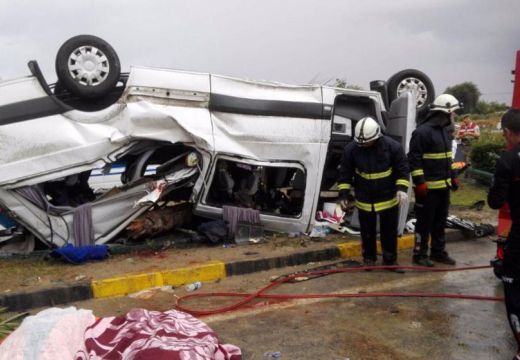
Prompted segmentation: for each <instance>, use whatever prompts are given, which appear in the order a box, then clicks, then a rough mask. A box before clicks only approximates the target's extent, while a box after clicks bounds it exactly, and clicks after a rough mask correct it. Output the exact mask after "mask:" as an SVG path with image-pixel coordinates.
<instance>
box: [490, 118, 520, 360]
mask: <svg viewBox="0 0 520 360" xmlns="http://www.w3.org/2000/svg"><path fill="white" fill-rule="evenodd" d="M501 125H502V131H503V135H504V137H505V139H506V142H507V145H508V148H509V149H511V150H509V151H507V152H505V153H504V154H502V156H500V158H499V159H498V160H497V163H496V169H495V174H494V177H493V183H492V185H491V188H490V189H489V194H488V204H489V207H491V208H492V209H500V208H501V207H502V206H503V205H504V204H506V203H507V204H508V205H509V209H510V211H511V220H512V225H511V230H510V232H509V235H508V237H507V241H506V244H505V246H504V260H503V271H504V272H503V276H502V282H503V283H504V295H505V303H506V311H507V319H508V320H509V325H510V326H511V330H512V331H513V335H514V337H515V340H516V343H517V346H518V347H517V354H516V355H515V357H514V358H513V359H516V360H520V109H516V110H513V109H511V110H509V111H507V112H506V113H505V114H504V116H503V117H502V119H501Z"/></svg>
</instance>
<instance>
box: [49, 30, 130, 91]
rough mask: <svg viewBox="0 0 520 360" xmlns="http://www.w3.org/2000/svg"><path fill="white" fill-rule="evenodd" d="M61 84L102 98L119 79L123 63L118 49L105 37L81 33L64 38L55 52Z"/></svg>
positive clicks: (57, 72) (72, 89)
mask: <svg viewBox="0 0 520 360" xmlns="http://www.w3.org/2000/svg"><path fill="white" fill-rule="evenodd" d="M56 74H57V75H58V80H59V83H60V84H62V85H63V86H64V87H65V88H67V89H68V90H70V92H72V93H74V94H76V95H78V96H84V97H87V98H96V97H101V96H103V95H105V94H107V93H108V92H109V91H110V90H111V89H112V88H114V87H115V86H116V84H117V82H118V81H119V76H120V74H121V65H120V63H119V58H118V56H117V53H116V52H115V50H114V49H113V48H112V46H110V44H108V43H107V42H106V41H105V40H103V39H100V38H98V37H96V36H92V35H78V36H74V37H72V38H70V39H69V40H67V41H65V43H64V44H63V45H62V46H61V47H60V49H59V50H58V54H57V55H56Z"/></svg>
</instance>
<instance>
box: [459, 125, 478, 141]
mask: <svg viewBox="0 0 520 360" xmlns="http://www.w3.org/2000/svg"><path fill="white" fill-rule="evenodd" d="M467 135H474V136H476V137H478V136H480V128H479V127H478V125H477V124H475V123H474V122H473V121H470V122H469V124H468V125H466V124H465V123H462V124H460V128H459V131H458V133H457V137H458V138H461V139H463V138H465V137H466V136H467Z"/></svg>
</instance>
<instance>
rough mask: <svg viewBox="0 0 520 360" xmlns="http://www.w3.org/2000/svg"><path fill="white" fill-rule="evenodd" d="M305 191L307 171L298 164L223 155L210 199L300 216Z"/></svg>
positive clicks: (213, 202)
mask: <svg viewBox="0 0 520 360" xmlns="http://www.w3.org/2000/svg"><path fill="white" fill-rule="evenodd" d="M304 194H305V173H304V172H303V171H302V170H301V169H299V168H297V167H289V166H285V167H282V166H265V165H260V164H254V163H251V162H248V163H245V162H239V161H232V160H225V159H219V160H218V161H217V164H216V167H215V172H214V174H213V179H212V181H211V184H210V188H209V193H208V195H207V196H206V203H207V204H208V205H212V206H217V207H222V206H223V205H231V206H237V207H243V208H252V209H256V210H259V211H260V212H262V213H265V214H272V215H281V216H294V217H297V216H299V215H300V214H301V212H302V208H303V200H304Z"/></svg>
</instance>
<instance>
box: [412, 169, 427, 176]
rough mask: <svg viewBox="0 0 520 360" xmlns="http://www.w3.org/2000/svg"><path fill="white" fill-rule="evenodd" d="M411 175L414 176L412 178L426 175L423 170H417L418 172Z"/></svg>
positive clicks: (415, 171)
mask: <svg viewBox="0 0 520 360" xmlns="http://www.w3.org/2000/svg"><path fill="white" fill-rule="evenodd" d="M411 174H412V176H414V177H415V176H422V175H424V170H423V169H417V170H414V171H412V173H411Z"/></svg>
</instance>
